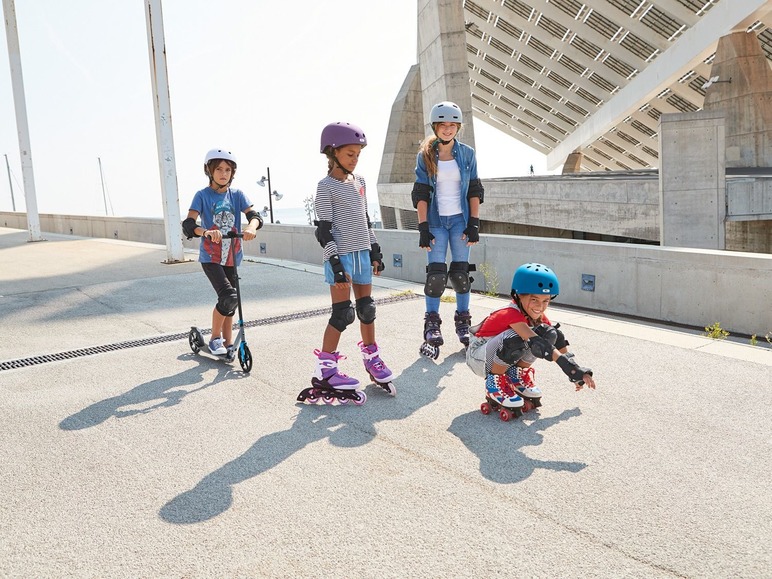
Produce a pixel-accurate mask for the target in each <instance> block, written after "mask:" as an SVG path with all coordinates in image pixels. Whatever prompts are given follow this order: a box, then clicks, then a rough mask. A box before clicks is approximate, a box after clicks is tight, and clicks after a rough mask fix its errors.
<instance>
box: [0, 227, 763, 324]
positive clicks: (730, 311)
mask: <svg viewBox="0 0 772 579" xmlns="http://www.w3.org/2000/svg"><path fill="white" fill-rule="evenodd" d="M40 217H41V229H42V230H43V231H48V232H55V233H64V234H68V233H69V230H70V228H72V230H73V234H74V235H80V236H86V237H91V236H94V237H102V236H100V235H94V233H88V232H89V231H90V232H104V233H105V235H104V237H109V238H118V239H126V240H131V241H142V242H149V243H160V244H163V240H164V232H163V221H162V220H161V219H128V218H127V219H119V218H109V217H82V216H51V215H41V216H40ZM100 222H101V225H100ZM0 223H2V224H3V226H5V227H9V228H15V229H21V230H26V228H27V225H26V216H25V214H23V213H10V212H0ZM116 231H117V232H118V236H116V235H115V232H116ZM313 233H314V228H313V227H311V226H306V225H271V224H268V225H265V226H264V227H263V229H261V230H260V231H258V237H257V239H255V240H254V241H250V242H247V243H246V246H245V248H246V254H247V255H248V256H255V257H266V258H273V259H288V260H293V261H299V262H305V263H312V264H319V263H320V261H321V248H320V247H319V245H318V243H317V242H316V239H315V238H314V234H313ZM128 234H131V235H135V236H136V237H127V235H128ZM377 235H378V240H379V242H380V244H381V246H382V247H383V253H384V258H385V263H386V271H385V274H384V275H386V276H388V277H391V278H397V279H404V280H410V281H414V282H418V283H423V281H424V280H425V278H426V272H425V265H426V254H425V252H424V251H421V250H419V249H418V247H417V245H418V240H417V234H416V233H415V232H411V231H399V230H378V231H377ZM159 240H160V241H159ZM185 247H187V248H190V249H193V248H197V247H198V243H197V240H191V241H187V240H186V241H185ZM191 257H192V256H191ZM396 257H399V258H400V260H399V261H400V262H401V267H395V258H396ZM471 261H472V262H473V263H476V264H478V266H479V265H481V264H486V265H487V266H488V268H489V269H490V271H491V272H492V273H491V274H488V275H487V276H486V275H482V274H481V273H480V272H479V271H478V272H477V273H476V274H473V275H474V277H475V282H474V284H473V286H472V287H473V289H475V290H481V291H496V292H497V293H500V294H508V293H509V289H510V283H511V280H512V275H513V273H514V270H515V268H516V267H517V266H518V265H520V264H522V263H525V262H529V261H537V262H543V263H546V264H548V265H550V266H551V267H553V268H554V269H555V271H556V272H557V273H558V276H559V278H560V282H561V290H562V293H561V295H560V298H559V300H560V302H561V303H564V304H567V305H571V306H577V307H583V308H590V309H593V310H600V311H604V312H609V313H618V314H627V315H633V316H639V317H642V318H648V319H653V320H661V321H663V322H674V323H679V324H687V325H690V326H698V327H704V326H707V325H710V324H713V323H714V322H719V323H720V324H721V326H722V327H723V328H725V329H727V330H729V331H730V332H732V333H740V334H754V333H755V334H759V335H763V334H765V333H767V332H769V331H772V307H770V304H771V303H772V255H768V254H755V253H738V252H727V251H716V250H702V249H678V248H663V247H654V246H649V245H634V244H617V243H605V242H593V241H573V240H563V239H548V238H538V237H511V236H505V235H481V236H480V244H479V245H477V246H475V247H474V248H473V249H472V257H471ZM170 267H174V266H173V265H172V266H170ZM586 276H594V280H593V282H594V283H593V287H594V291H586V290H583V289H582V287H583V283H584V285H585V286H587V285H588V284H589V281H590V280H589V279H588V278H587V277H586ZM495 279H497V280H498V281H497V283H496V282H495ZM494 286H495V287H494Z"/></svg>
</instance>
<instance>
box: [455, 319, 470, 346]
mask: <svg viewBox="0 0 772 579" xmlns="http://www.w3.org/2000/svg"><path fill="white" fill-rule="evenodd" d="M453 321H454V322H455V323H456V335H457V336H458V341H459V342H461V343H462V344H464V348H468V347H469V339H470V337H471V336H470V333H469V326H470V325H471V324H472V314H470V313H469V312H468V311H466V312H456V315H455V316H453Z"/></svg>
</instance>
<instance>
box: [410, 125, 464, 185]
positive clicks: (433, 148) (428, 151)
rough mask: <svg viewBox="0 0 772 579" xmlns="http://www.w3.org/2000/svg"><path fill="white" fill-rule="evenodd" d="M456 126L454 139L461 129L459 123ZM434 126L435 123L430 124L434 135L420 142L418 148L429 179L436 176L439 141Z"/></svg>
mask: <svg viewBox="0 0 772 579" xmlns="http://www.w3.org/2000/svg"><path fill="white" fill-rule="evenodd" d="M456 124H457V125H458V130H457V131H456V136H455V137H454V138H458V135H459V133H460V132H461V128H462V127H463V125H462V124H461V123H456ZM436 125H437V123H432V131H433V132H434V134H433V135H430V136H428V137H426V138H425V139H424V140H423V141H421V144H420V145H419V147H418V152H419V153H422V154H423V156H424V165H426V173H427V174H428V175H429V177H434V176H436V175H437V144H438V143H439V142H440V140H439V139H438V138H437V126H436Z"/></svg>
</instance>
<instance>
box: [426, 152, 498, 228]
mask: <svg viewBox="0 0 772 579" xmlns="http://www.w3.org/2000/svg"><path fill="white" fill-rule="evenodd" d="M452 154H453V158H454V159H455V160H456V163H457V164H458V169H459V172H460V173H461V196H462V200H461V210H462V212H463V214H464V221H469V198H470V197H479V198H480V203H482V202H483V193H484V191H483V186H482V183H481V182H480V179H479V177H478V176H477V157H476V156H475V152H474V149H473V148H472V147H470V146H469V145H465V144H464V143H460V142H459V141H458V140H457V139H456V140H455V141H454V142H453V151H452ZM415 175H416V180H415V184H414V185H413V191H412V193H411V197H412V200H413V207H418V202H419V201H426V202H428V214H427V219H428V221H429V225H430V226H435V225H439V223H440V212H439V209H438V208H437V205H438V204H437V203H434V193H435V192H436V191H437V176H436V175H434V176H433V177H429V174H428V173H427V171H426V163H424V156H423V153H421V152H419V153H418V155H417V157H416V167H415Z"/></svg>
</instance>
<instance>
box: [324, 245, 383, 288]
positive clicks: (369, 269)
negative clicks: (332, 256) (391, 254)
mask: <svg viewBox="0 0 772 579" xmlns="http://www.w3.org/2000/svg"><path fill="white" fill-rule="evenodd" d="M339 257H340V262H341V263H342V264H343V269H344V270H346V273H347V274H348V275H350V276H351V281H352V283H355V284H358V285H367V284H371V283H373V265H372V263H370V250H369V249H362V250H361V251H352V252H351V253H343V254H341V255H340V256H339ZM324 281H326V282H327V283H328V284H329V285H335V277H334V276H333V274H332V266H331V265H330V262H329V261H325V262H324Z"/></svg>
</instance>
